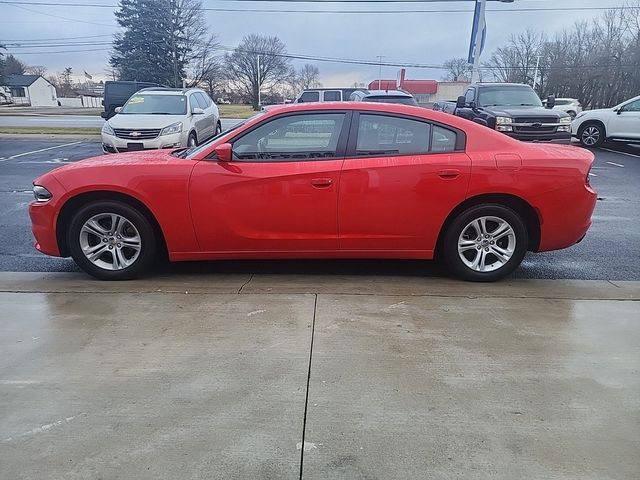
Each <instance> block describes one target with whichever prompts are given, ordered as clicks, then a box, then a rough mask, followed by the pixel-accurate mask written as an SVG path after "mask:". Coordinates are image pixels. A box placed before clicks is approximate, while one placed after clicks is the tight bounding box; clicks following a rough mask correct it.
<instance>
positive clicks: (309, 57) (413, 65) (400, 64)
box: [20, 42, 638, 71]
mask: <svg viewBox="0 0 640 480" xmlns="http://www.w3.org/2000/svg"><path fill="white" fill-rule="evenodd" d="M153 43H162V42H153ZM107 50H110V48H97V49H90V50H62V51H53V52H24V53H20V55H41V54H53V53H75V52H97V51H107ZM214 50H222V51H226V52H234V51H238V52H240V53H247V54H255V55H257V54H259V55H262V56H274V57H282V58H289V59H293V60H310V61H316V62H329V63H342V64H351V65H367V66H376V67H379V66H380V65H382V66H383V67H404V68H424V69H435V70H446V69H447V67H445V66H444V65H436V64H422V63H411V62H378V61H375V60H358V59H351V58H336V57H325V56H317V55H302V54H293V53H279V54H274V53H265V52H258V51H251V50H238V49H237V48H234V47H228V46H223V45H220V46H218V47H216V48H214ZM584 68H589V69H599V68H601V69H610V68H638V66H637V65H568V66H564V65H563V66H558V67H544V70H563V69H572V70H575V69H584ZM481 69H482V70H485V71H487V70H518V69H520V67H489V66H483V67H481Z"/></svg>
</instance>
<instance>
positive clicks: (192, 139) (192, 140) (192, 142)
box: [187, 132, 198, 147]
mask: <svg viewBox="0 0 640 480" xmlns="http://www.w3.org/2000/svg"><path fill="white" fill-rule="evenodd" d="M197 146H198V137H197V136H196V133H195V132H191V133H190V134H189V138H188V139H187V147H197Z"/></svg>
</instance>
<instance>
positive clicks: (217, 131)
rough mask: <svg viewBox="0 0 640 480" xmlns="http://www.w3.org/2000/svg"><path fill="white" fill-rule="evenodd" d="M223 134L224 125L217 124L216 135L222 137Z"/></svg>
mask: <svg viewBox="0 0 640 480" xmlns="http://www.w3.org/2000/svg"><path fill="white" fill-rule="evenodd" d="M221 133H222V124H221V123H220V122H218V123H216V133H215V135H220V134H221Z"/></svg>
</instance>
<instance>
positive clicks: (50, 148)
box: [3, 140, 82, 160]
mask: <svg viewBox="0 0 640 480" xmlns="http://www.w3.org/2000/svg"><path fill="white" fill-rule="evenodd" d="M79 143H82V140H80V141H78V142H71V143H65V144H63V145H54V146H53V147H47V148H41V149H40V150H33V151H31V152H24V153H18V154H16V155H12V156H10V157H8V158H5V159H3V160H13V159H14V158H19V157H24V156H25V155H32V154H34V153H40V152H46V151H47V150H54V149H56V148H63V147H70V146H71V145H78V144H79Z"/></svg>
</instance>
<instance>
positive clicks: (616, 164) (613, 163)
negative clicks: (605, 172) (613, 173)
mask: <svg viewBox="0 0 640 480" xmlns="http://www.w3.org/2000/svg"><path fill="white" fill-rule="evenodd" d="M607 163H608V164H609V165H615V166H616V167H622V168H624V165H620V164H619V163H615V162H607Z"/></svg>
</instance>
